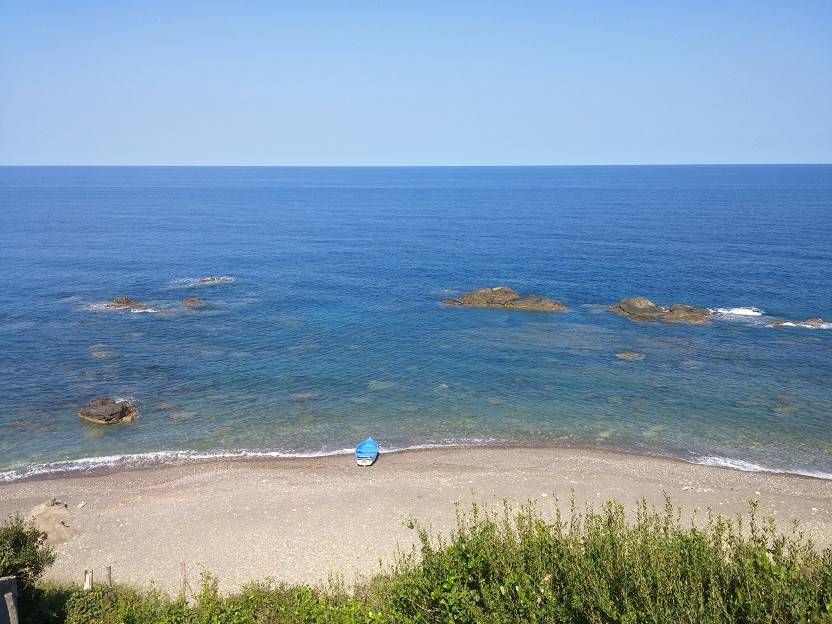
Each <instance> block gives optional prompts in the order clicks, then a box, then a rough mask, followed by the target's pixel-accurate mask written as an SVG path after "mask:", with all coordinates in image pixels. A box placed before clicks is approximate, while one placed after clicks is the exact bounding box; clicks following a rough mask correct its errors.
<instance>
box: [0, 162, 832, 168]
mask: <svg viewBox="0 0 832 624" xmlns="http://www.w3.org/2000/svg"><path fill="white" fill-rule="evenodd" d="M829 165H832V162H701V163H694V162H688V163H685V162H680V163H649V162H645V163H558V164H532V163H525V164H511V163H502V164H430V165H428V164H410V165H402V164H362V165H344V164H315V165H310V164H292V165H286V164H282V165H275V164H181V163H180V164H169V163H167V164H166V163H158V164H96V163H84V164H77V163H76V164H66V163H48V164H45V163H40V164H8V163H0V168H9V169H12V168H20V169H23V168H30V169H36V168H55V167H62V168H84V167H86V168H92V167H96V168H106V167H111V168H150V167H165V168H177V167H180V168H206V169H207V168H217V169H222V168H227V169H231V168H241V169H242V168H246V169H255V168H262V169H278V168H285V169H291V168H295V169H430V168H434V169H453V168H459V169H464V168H468V169H471V168H489V167H493V168H509V167H512V168H523V167H527V168H550V167H816V166H829Z"/></svg>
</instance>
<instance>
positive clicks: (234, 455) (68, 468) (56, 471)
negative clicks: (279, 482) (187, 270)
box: [0, 439, 501, 483]
mask: <svg viewBox="0 0 832 624" xmlns="http://www.w3.org/2000/svg"><path fill="white" fill-rule="evenodd" d="M500 442H501V441H500V440H494V439H470V440H459V441H453V442H451V441H449V442H440V443H433V444H415V445H412V446H402V447H390V448H383V450H382V453H381V454H382V455H385V454H389V453H400V452H402V451H415V450H420V449H433V448H454V447H460V446H484V445H488V444H497V443H500ZM354 450H355V449H354V448H341V449H322V450H319V451H307V452H303V451H301V452H292V451H252V450H245V449H242V450H237V451H230V450H219V451H152V452H147V453H125V454H122V455H103V456H100V457H82V458H80V459H68V460H62V461H54V462H47V463H43V464H35V465H32V466H24V467H20V468H15V469H13V470H6V471H0V483H2V482H10V481H19V480H21V479H32V478H37V477H41V478H44V477H60V476H71V475H80V474H89V473H95V472H101V471H110V470H127V469H134V468H150V467H154V466H156V467H158V466H164V465H176V464H185V463H191V462H202V461H211V460H224V459H311V458H315V457H331V456H334V455H349V454H351V453H352V452H353V451H354Z"/></svg>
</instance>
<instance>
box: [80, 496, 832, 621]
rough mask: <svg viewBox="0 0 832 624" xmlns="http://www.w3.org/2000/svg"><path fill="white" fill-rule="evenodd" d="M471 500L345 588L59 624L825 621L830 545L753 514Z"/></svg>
mask: <svg viewBox="0 0 832 624" xmlns="http://www.w3.org/2000/svg"><path fill="white" fill-rule="evenodd" d="M570 512H571V513H570V514H569V515H568V517H567V518H568V519H565V518H564V517H562V516H561V513H560V511H559V510H556V514H555V518H554V521H547V520H546V519H544V517H543V516H542V515H541V514H540V513H538V511H537V510H536V509H535V507H534V506H533V505H527V506H525V507H522V508H521V509H520V510H519V511H517V512H515V511H513V510H512V509H511V508H509V507H508V506H505V507H504V508H503V509H502V510H501V511H499V512H493V511H482V510H480V509H479V508H478V507H476V506H474V507H473V508H472V509H471V511H469V512H467V513H459V514H458V517H457V528H456V529H455V530H454V531H453V532H452V533H451V534H450V535H449V536H447V537H443V536H441V535H437V534H433V533H431V532H430V531H428V530H427V529H425V528H424V527H421V526H419V525H418V524H417V523H411V525H410V526H411V527H412V528H414V529H415V530H417V531H418V535H419V544H418V546H417V547H416V548H414V549H413V551H411V552H408V553H404V554H401V555H400V556H399V557H398V559H397V561H396V563H395V565H394V566H393V568H392V569H391V570H390V571H389V572H388V573H387V574H383V575H379V576H377V577H375V578H373V579H371V580H370V581H369V582H368V583H365V584H362V585H359V586H358V587H356V588H355V590H354V591H353V592H347V591H346V590H344V589H343V587H340V586H335V585H333V586H330V587H329V588H326V589H317V588H311V587H307V586H287V585H275V584H272V583H255V584H251V585H249V586H247V587H244V588H243V589H242V590H240V591H239V592H237V593H234V594H232V595H229V596H222V595H221V594H220V593H219V591H218V589H217V583H216V580H215V579H213V578H211V577H210V576H206V577H204V579H203V584H202V589H201V591H200V593H199V594H198V595H197V596H195V597H194V600H193V601H192V602H191V603H187V602H185V601H184V600H182V599H178V600H175V599H171V598H168V597H166V596H164V595H162V594H159V593H158V592H154V591H150V592H142V591H137V590H135V589H130V588H126V587H115V588H104V587H96V588H95V589H94V590H92V591H88V592H77V593H75V594H74V595H73V596H72V597H71V598H70V599H69V601H68V603H67V605H66V613H67V619H66V621H67V623H68V624H93V623H95V624H122V623H124V624H128V623H129V624H150V623H153V624H159V623H161V624H209V623H211V624H214V623H223V624H226V623H227V624H278V623H280V624H284V623H292V624H295V623H297V624H300V623H301V622H303V623H307V622H311V623H331V624H336V623H344V624H347V623H349V624H359V623H361V624H371V623H377V622H384V623H390V624H392V623H397V624H399V623H425V624H433V623H434V622H435V623H447V624H451V623H455V624H467V623H486V622H487V623H489V624H501V623H509V622H511V623H515V622H553V623H558V624H564V623H571V622H574V623H578V622H580V623H582V624H587V623H599V624H600V623H605V624H606V623H613V622H620V623H622V624H629V623H642V622H652V623H657V624H658V623H662V624H664V623H668V624H670V623H672V624H677V623H680V622H682V623H693V622H696V623H700V622H703V623H717V622H718V623H720V624H722V623H739V622H743V623H758V622H759V623H763V622H766V623H775V622H776V623H781V622H782V623H790V622H794V623H797V622H801V623H812V622H827V623H832V550H825V551H823V552H822V553H821V552H818V551H817V550H816V549H815V548H814V547H813V546H812V544H811V542H810V541H809V540H807V539H806V538H805V537H804V535H803V534H802V533H801V532H800V531H799V530H798V527H797V525H793V526H792V527H791V531H790V532H789V533H787V534H785V535H783V534H781V533H780V532H778V530H777V528H776V526H775V524H774V521H773V520H768V519H767V520H764V521H762V522H761V521H760V520H759V519H758V516H757V511H756V506H754V505H753V504H752V506H751V509H750V513H749V514H747V515H746V516H745V517H743V518H736V519H729V518H724V517H721V516H714V515H711V514H708V516H707V517H706V518H704V519H703V521H702V522H701V523H698V524H701V526H699V527H697V526H694V524H693V523H692V524H691V525H690V526H683V525H682V522H681V520H680V518H681V516H680V514H679V512H678V511H677V510H675V509H674V508H673V507H672V506H671V504H670V502H669V501H668V502H667V504H666V506H665V508H664V510H655V509H651V508H648V506H647V505H646V503H644V502H642V503H641V504H640V505H639V506H638V508H637V510H636V514H635V517H634V519H633V521H628V520H627V518H626V516H625V513H624V508H623V506H622V505H620V504H618V503H614V502H610V503H607V504H606V505H605V506H604V507H603V508H602V509H601V510H600V512H596V511H594V510H593V509H592V508H586V509H584V510H583V511H579V510H578V509H576V507H575V504H574V502H573V503H572V508H571V510H570Z"/></svg>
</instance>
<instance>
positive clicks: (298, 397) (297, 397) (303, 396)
mask: <svg viewBox="0 0 832 624" xmlns="http://www.w3.org/2000/svg"><path fill="white" fill-rule="evenodd" d="M320 396H321V395H320V394H318V393H317V392H296V393H295V394H290V395H289V398H290V399H292V400H293V401H298V402H302V401H314V400H315V399H317V398H318V397H320Z"/></svg>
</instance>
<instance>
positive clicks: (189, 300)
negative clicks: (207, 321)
mask: <svg viewBox="0 0 832 624" xmlns="http://www.w3.org/2000/svg"><path fill="white" fill-rule="evenodd" d="M182 305H185V306H188V307H189V308H196V307H199V306H201V305H205V302H204V301H203V300H202V299H200V298H199V297H186V298H185V299H183V300H182Z"/></svg>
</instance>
